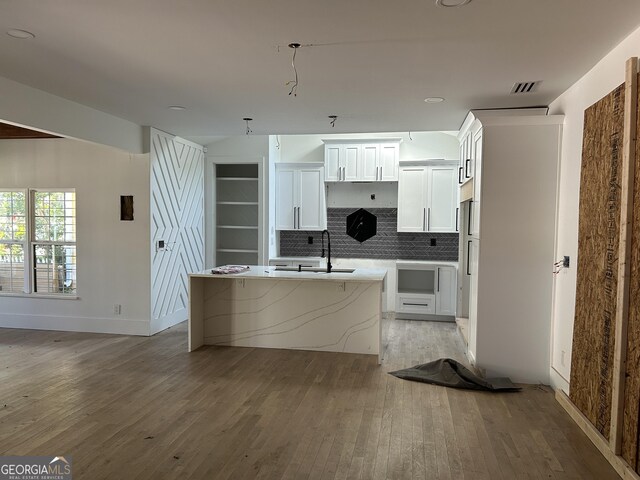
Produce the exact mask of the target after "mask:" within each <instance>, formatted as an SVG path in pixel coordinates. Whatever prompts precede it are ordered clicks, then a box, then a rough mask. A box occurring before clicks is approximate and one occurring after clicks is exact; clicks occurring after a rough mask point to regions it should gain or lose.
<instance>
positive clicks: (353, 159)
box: [324, 138, 400, 182]
mask: <svg viewBox="0 0 640 480" xmlns="http://www.w3.org/2000/svg"><path fill="white" fill-rule="evenodd" d="M324 142H325V156H324V158H325V181H327V182H396V181H398V160H399V158H400V139H396V138H392V139H388V140H384V141H383V140H381V139H378V140H375V141H370V142H369V141H366V140H362V141H352V142H349V143H345V142H344V141H342V142H341V141H335V140H324Z"/></svg>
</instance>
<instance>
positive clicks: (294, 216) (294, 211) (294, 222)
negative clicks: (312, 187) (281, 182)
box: [293, 207, 298, 230]
mask: <svg viewBox="0 0 640 480" xmlns="http://www.w3.org/2000/svg"><path fill="white" fill-rule="evenodd" d="M297 228H298V227H297V226H296V207H293V229H294V230H296V229H297Z"/></svg>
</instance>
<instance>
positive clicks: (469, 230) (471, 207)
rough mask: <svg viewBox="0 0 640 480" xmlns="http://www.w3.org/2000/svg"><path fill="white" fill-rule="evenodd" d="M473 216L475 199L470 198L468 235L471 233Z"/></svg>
mask: <svg viewBox="0 0 640 480" xmlns="http://www.w3.org/2000/svg"><path fill="white" fill-rule="evenodd" d="M472 216H473V200H469V223H468V225H467V235H471V217H472Z"/></svg>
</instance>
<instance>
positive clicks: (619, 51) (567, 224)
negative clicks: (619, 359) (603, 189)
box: [550, 29, 640, 392]
mask: <svg viewBox="0 0 640 480" xmlns="http://www.w3.org/2000/svg"><path fill="white" fill-rule="evenodd" d="M637 56H640V29H638V30H636V31H635V32H633V33H632V34H631V35H630V36H629V37H628V38H626V39H625V40H624V41H623V42H622V43H621V44H620V45H618V46H617V47H616V48H614V49H613V50H612V51H611V52H610V53H609V54H608V55H607V56H606V57H604V58H603V59H602V60H601V61H600V62H599V63H598V64H597V65H596V66H595V67H594V68H593V69H592V70H591V71H590V72H588V73H587V74H586V75H585V76H584V77H583V78H582V79H580V80H579V81H578V82H577V83H575V84H574V85H573V86H572V87H571V88H569V90H567V91H566V92H565V93H563V94H562V95H561V96H560V97H558V99H556V100H555V101H554V102H553V103H552V104H551V105H550V113H551V114H564V115H565V117H566V119H565V125H564V132H563V138H562V159H561V168H560V190H559V205H558V233H557V241H556V257H557V258H561V257H562V256H563V255H569V256H571V268H570V269H568V270H564V271H563V272H562V273H560V275H557V277H556V282H555V288H554V298H555V305H554V309H553V322H554V323H553V341H552V345H553V347H552V358H551V365H552V369H551V375H552V384H553V385H554V386H555V387H556V388H562V389H564V390H565V391H567V392H568V385H569V377H570V372H571V344H572V339H573V319H574V314H575V300H576V297H575V295H576V273H577V272H576V265H577V264H578V263H577V255H578V212H579V211H578V208H579V195H580V167H581V162H582V134H583V118H584V110H585V109H586V108H587V107H589V106H591V105H592V104H594V103H595V102H597V101H598V100H599V99H601V98H602V97H604V96H605V95H607V94H608V93H609V92H611V90H613V89H614V88H616V87H617V86H618V85H620V84H622V83H624V79H625V62H626V60H627V59H628V58H630V57H637Z"/></svg>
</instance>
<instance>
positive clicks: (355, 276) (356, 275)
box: [189, 265, 387, 282]
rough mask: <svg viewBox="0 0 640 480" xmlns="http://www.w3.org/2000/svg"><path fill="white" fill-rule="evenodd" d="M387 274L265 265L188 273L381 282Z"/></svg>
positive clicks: (215, 275) (227, 276)
mask: <svg viewBox="0 0 640 480" xmlns="http://www.w3.org/2000/svg"><path fill="white" fill-rule="evenodd" d="M386 275H387V270H386V269H369V268H356V269H355V271H354V272H353V273H340V272H331V273H327V272H305V271H302V272H289V271H282V270H280V271H276V267H269V266H265V265H251V266H250V267H249V270H247V271H246V272H242V273H231V274H226V275H220V274H212V273H211V269H207V270H203V271H201V272H196V273H190V274H189V276H190V277H200V278H222V279H224V278H254V279H270V278H274V279H288V280H322V281H339V282H382V281H383V280H384V279H385V277H386Z"/></svg>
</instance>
